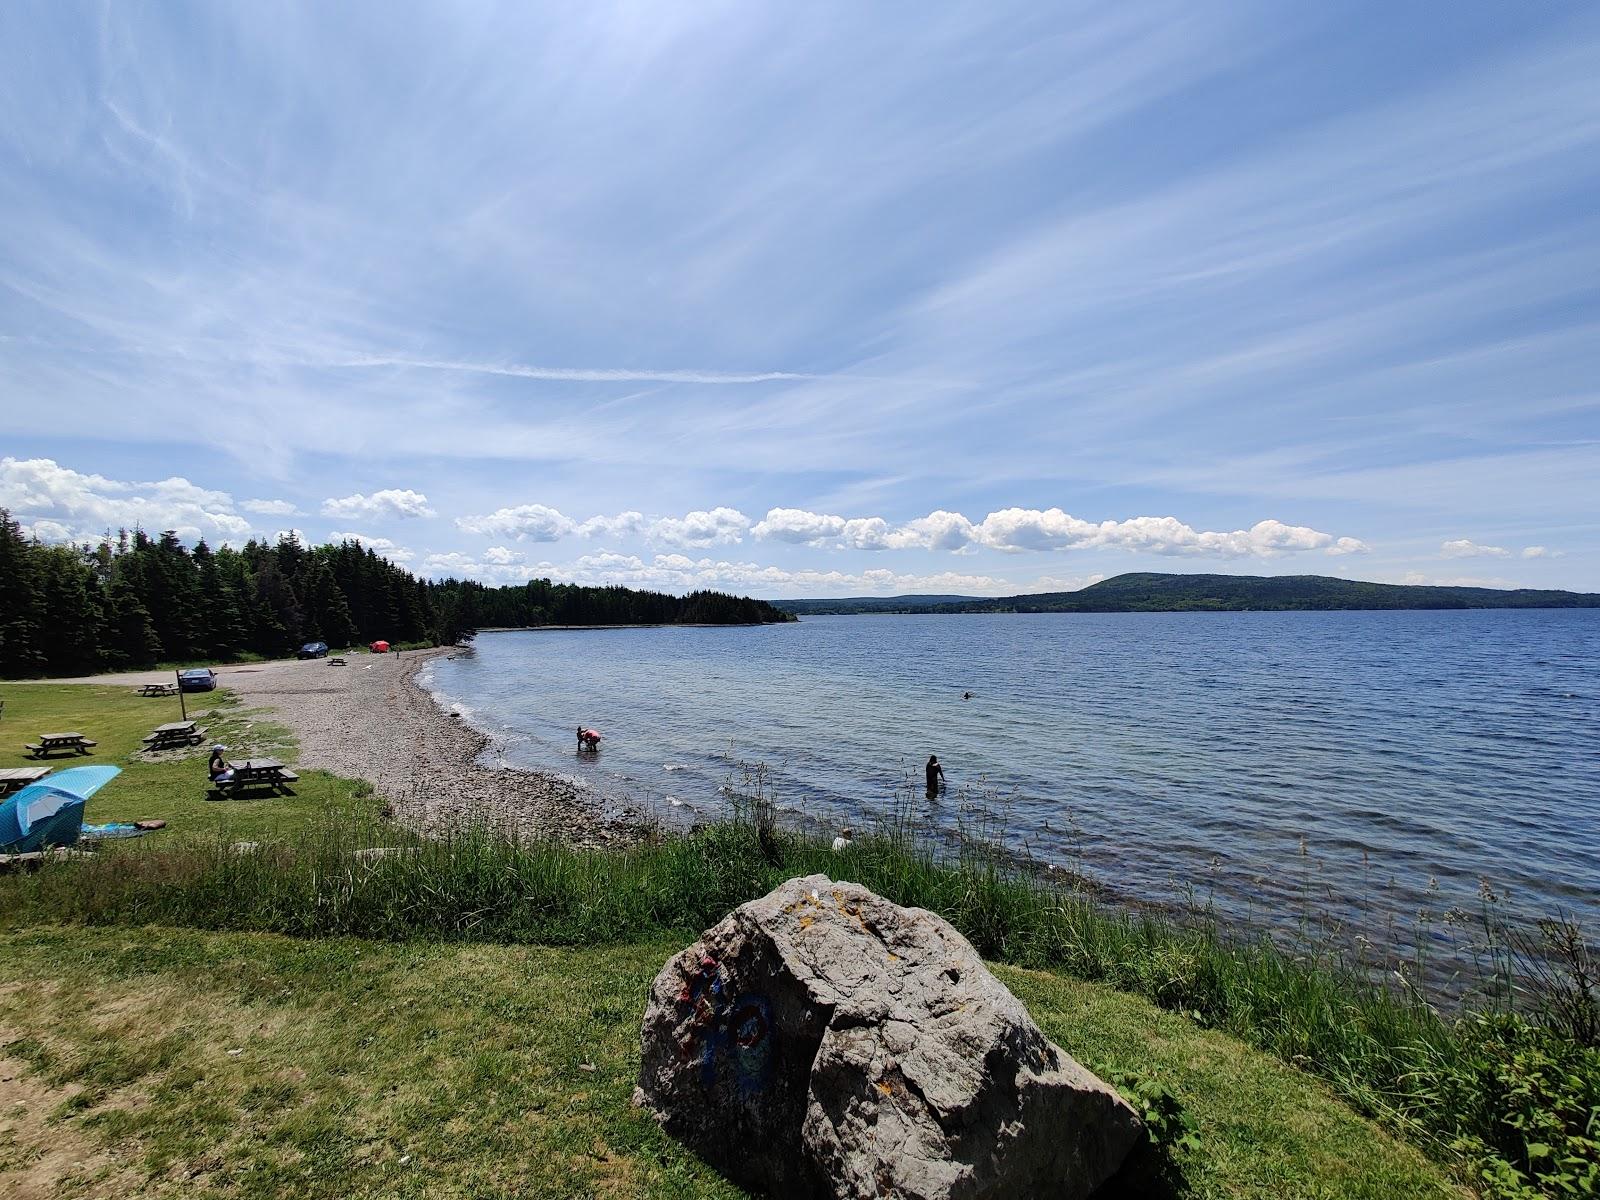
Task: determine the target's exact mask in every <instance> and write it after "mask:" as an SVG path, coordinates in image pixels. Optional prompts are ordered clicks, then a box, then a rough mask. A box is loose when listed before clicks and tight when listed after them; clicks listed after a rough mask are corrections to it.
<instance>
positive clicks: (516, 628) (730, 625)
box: [478, 621, 794, 633]
mask: <svg viewBox="0 0 1600 1200" xmlns="http://www.w3.org/2000/svg"><path fill="white" fill-rule="evenodd" d="M792 624H794V622H793V621H782V622H780V621H655V622H634V623H631V624H627V625H486V626H484V627H483V628H482V629H480V630H478V633H543V632H546V631H548V632H551V633H578V632H582V631H586V630H595V631H599V630H602V629H769V628H770V629H781V628H783V626H785V625H792Z"/></svg>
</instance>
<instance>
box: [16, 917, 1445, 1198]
mask: <svg viewBox="0 0 1600 1200" xmlns="http://www.w3.org/2000/svg"><path fill="white" fill-rule="evenodd" d="M678 947H679V943H678V942H676V941H670V940H669V941H644V942H636V943H632V944H628V945H622V946H614V947H605V948H588V949H558V948H543V947H508V946H494V945H479V946H461V945H443V944H438V943H418V942H410V943H405V944H400V945H394V944H378V943H373V942H369V941H360V940H355V939H342V938H330V939H316V940H311V939H288V938H282V937H275V936H270V935H260V934H209V933H200V932H196V931H193V930H177V929H160V928H146V929H139V930H127V929H107V930H83V929H44V930H38V929H36V930H29V931H25V932H18V933H11V934H7V935H4V936H0V1028H4V1029H5V1030H7V1032H6V1033H5V1034H4V1035H0V1062H4V1063H5V1067H6V1069H3V1070H0V1077H10V1080H11V1082H10V1083H9V1084H6V1083H0V1114H5V1115H0V1192H3V1193H5V1194H7V1195H24V1194H26V1193H25V1192H23V1191H22V1190H21V1187H22V1184H21V1182H20V1181H23V1180H25V1179H26V1178H27V1177H28V1175H29V1173H30V1172H31V1173H33V1175H34V1176H35V1177H38V1176H39V1175H40V1174H41V1172H47V1171H48V1172H53V1173H55V1175H56V1177H57V1178H58V1179H60V1180H63V1181H65V1182H63V1183H62V1186H61V1187H60V1191H59V1192H58V1193H41V1194H62V1195H73V1194H86V1195H94V1194H122V1195H138V1194H146V1193H155V1192H158V1191H162V1190H171V1189H174V1188H176V1189H178V1190H180V1191H182V1192H183V1193H184V1194H202V1195H225V1196H261V1197H276V1196H294V1197H329V1198H332V1197H347V1196H350V1197H379V1196H382V1197H388V1196H424V1195H426V1196H473V1197H513V1196H516V1197H526V1196H590V1195H601V1196H645V1197H662V1198H667V1197H732V1196H738V1195H742V1194H743V1193H741V1192H740V1191H739V1190H738V1189H736V1188H734V1187H733V1186H732V1185H730V1184H728V1183H727V1182H726V1181H724V1180H722V1179H721V1178H720V1177H718V1176H717V1175H716V1174H715V1173H714V1172H712V1171H711V1170H710V1169H709V1168H707V1167H705V1166H704V1165H703V1164H701V1163H700V1162H699V1161H698V1160H696V1159H695V1158H694V1157H693V1156H692V1155H690V1154H688V1153H687V1152H686V1151H685V1150H684V1149H683V1148H682V1147H680V1146H679V1145H677V1144H676V1143H674V1142H672V1141H671V1140H670V1139H667V1138H666V1137H664V1136H662V1135H661V1134H660V1133H659V1132H658V1130H657V1129H656V1127H655V1125H654V1123H653V1122H652V1121H650V1120H649V1119H648V1118H645V1117H643V1116H641V1115H640V1114H638V1113H637V1112H635V1111H634V1110H633V1109H632V1108H631V1106H630V1105H629V1096H630V1093H631V1090H632V1087H633V1083H634V1079H635V1076H636V1074H637V1071H638V1052H639V1047H638V1029H639V1026H638V1022H639V1014H640V1012H641V1011H642V1010H643V1006H644V1001H645V994H646V989H647V988H648V986H649V981H650V979H651V978H652V977H653V976H654V974H655V972H656V971H657V970H658V969H659V968H660V965H661V963H662V962H663V961H664V960H665V959H666V958H667V957H668V955H670V954H671V953H673V952H674V951H675V950H676V949H678ZM999 973H1000V976H1001V978H1002V979H1003V980H1004V981H1005V982H1006V983H1007V984H1008V985H1009V986H1010V987H1012V988H1013V990H1015V991H1016V992H1017V994H1018V995H1019V996H1021V997H1022V998H1023V1000H1024V1001H1026V1003H1027V1004H1028V1007H1029V1009H1030V1011H1031V1012H1032V1013H1033V1014H1034V1016H1035V1017H1036V1018H1037V1019H1038V1020H1039V1022H1040V1024H1041V1025H1042V1026H1043V1027H1044V1029H1045V1031H1046V1032H1047V1033H1048V1034H1049V1035H1050V1036H1051V1037H1052V1038H1054V1039H1056V1040H1057V1041H1058V1042H1060V1043H1061V1044H1062V1045H1064V1046H1065V1047H1066V1048H1067V1049H1068V1050H1069V1051H1070V1052H1071V1053H1072V1054H1073V1055H1075V1056H1076V1057H1078V1058H1079V1059H1080V1060H1081V1061H1083V1062H1085V1063H1086V1064H1088V1065H1089V1066H1090V1067H1091V1068H1094V1069H1096V1070H1099V1071H1102V1072H1105V1073H1107V1074H1117V1073H1122V1072H1126V1071H1134V1072H1137V1073H1138V1074H1140V1075H1142V1076H1144V1077H1146V1078H1155V1079H1159V1080H1162V1081H1163V1082H1165V1083H1166V1084H1167V1086H1169V1087H1170V1088H1172V1089H1173V1090H1174V1091H1175V1092H1177V1093H1179V1094H1180V1095H1182V1096H1183V1097H1184V1098H1185V1103H1186V1108H1187V1112H1188V1115H1189V1118H1190V1120H1191V1122H1192V1123H1193V1127H1194V1131H1195V1134H1196V1136H1197V1138H1198V1149H1197V1150H1195V1151H1194V1152H1192V1153H1187V1154H1184V1155H1181V1156H1180V1159H1179V1164H1178V1165H1179V1170H1180V1173H1181V1180H1182V1183H1181V1188H1182V1190H1183V1192H1184V1193H1185V1194H1188V1195H1192V1196H1196V1197H1213V1196H1215V1197H1223V1196H1230V1197H1263V1198H1276V1197H1282V1196H1286V1195H1288V1196H1295V1197H1312V1196H1316V1197H1350V1198H1355V1197H1363V1198H1371V1200H1379V1198H1387V1197H1393V1196H1406V1197H1439V1198H1443V1197H1448V1196H1453V1195H1457V1194H1459V1193H1457V1192H1456V1191H1455V1189H1454V1188H1452V1186H1451V1185H1450V1184H1449V1183H1448V1182H1447V1181H1446V1180H1445V1179H1444V1177H1443V1176H1442V1175H1441V1173H1440V1172H1439V1170H1438V1169H1437V1168H1436V1167H1434V1166H1433V1165H1432V1164H1430V1163H1428V1162H1427V1161H1426V1159H1425V1158H1424V1157H1423V1156H1422V1155H1421V1154H1419V1153H1418V1152H1417V1151H1415V1150H1414V1149H1411V1148H1409V1147H1407V1146H1405V1145H1403V1144H1401V1143H1399V1142H1397V1141H1395V1140H1393V1139H1391V1138H1388V1137H1385V1136H1384V1135H1383V1134H1381V1133H1378V1132H1377V1131H1375V1130H1374V1129H1373V1128H1372V1127H1371V1126H1370V1125H1368V1124H1367V1123H1366V1122H1364V1121H1362V1120H1360V1119H1359V1118H1357V1117H1356V1116H1354V1115H1353V1114H1352V1113H1350V1112H1349V1110H1348V1109H1346V1108H1344V1107H1343V1106H1342V1105H1340V1104H1339V1103H1337V1102H1336V1101H1335V1100H1334V1099H1333V1098H1332V1097H1331V1096H1329V1095H1328V1094H1326V1092H1324V1091H1323V1090H1322V1089H1320V1088H1318V1087H1316V1086H1314V1085H1311V1084H1309V1082H1308V1081H1307V1080H1306V1079H1305V1077H1304V1076H1303V1075H1301V1074H1300V1073H1299V1072H1296V1071H1293V1070H1291V1069H1289V1068H1288V1067H1285V1066H1283V1065H1282V1064H1280V1063H1277V1062H1276V1061H1274V1060H1273V1059H1271V1058H1268V1057H1266V1056H1264V1055H1260V1054H1257V1053H1254V1052H1252V1051H1250V1050H1248V1049H1246V1048H1245V1047H1244V1046H1242V1045H1241V1044H1240V1043H1239V1042H1237V1041H1236V1040H1234V1039H1232V1038H1228V1037H1226V1036H1223V1035H1221V1034H1218V1033H1216V1032H1214V1031H1207V1030H1204V1029H1201V1028H1199V1027H1197V1026H1196V1025H1194V1023H1193V1022H1190V1021H1187V1020H1184V1019H1182V1018H1180V1017H1177V1016H1174V1015H1172V1014H1169V1013H1164V1012H1162V1011H1160V1010H1159V1009H1157V1008H1156V1007H1155V1006H1153V1005H1151V1004H1149V1003H1147V1002H1145V1001H1142V1000H1139V999H1136V998H1134V997H1131V996H1127V995H1124V994H1120V993H1117V992H1115V991H1112V990H1111V989H1109V988H1105V987H1099V986H1095V985H1091V984H1084V983H1079V982H1075V981H1071V980H1067V979H1063V978H1060V977H1058V976H1054V975H1047V974H1042V973H1035V972H1026V971H1021V970H1016V969H1012V968H1005V967H1001V968H999ZM7 1060H8V1061H7ZM7 1088H10V1090H9V1091H8V1090H6V1089H7ZM13 1095H15V1097H16V1099H21V1100H23V1101H24V1108H23V1109H22V1110H20V1112H19V1111H18V1110H16V1109H15V1107H14V1106H15V1100H13V1099H12V1098H11V1097H12V1096H13ZM13 1114H14V1115H13ZM8 1121H9V1124H10V1129H9V1130H6V1128H5V1125H6V1123H7V1122H8ZM1124 1194H1127V1193H1124ZM1136 1194H1146V1193H1142V1192H1141V1193H1136Z"/></svg>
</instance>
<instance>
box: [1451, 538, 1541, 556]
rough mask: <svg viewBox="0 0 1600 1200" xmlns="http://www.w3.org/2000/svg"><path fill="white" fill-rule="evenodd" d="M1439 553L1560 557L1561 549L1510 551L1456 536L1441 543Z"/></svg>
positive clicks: (1537, 547)
mask: <svg viewBox="0 0 1600 1200" xmlns="http://www.w3.org/2000/svg"><path fill="white" fill-rule="evenodd" d="M1439 555H1440V557H1441V558H1512V557H1514V556H1518V557H1522V558H1561V557H1562V551H1560V550H1552V549H1550V548H1549V547H1548V546H1524V547H1523V548H1522V549H1521V551H1512V550H1508V549H1507V548H1506V547H1504V546H1486V545H1483V544H1481V543H1479V542H1474V541H1473V540H1471V539H1470V538H1456V539H1454V540H1452V541H1448V542H1444V543H1442V544H1441V545H1440V547H1439Z"/></svg>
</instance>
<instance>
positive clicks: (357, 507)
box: [322, 488, 434, 521]
mask: <svg viewBox="0 0 1600 1200" xmlns="http://www.w3.org/2000/svg"><path fill="white" fill-rule="evenodd" d="M322 515H323V516H325V517H345V518H365V519H367V520H369V521H370V520H378V519H381V518H384V517H390V518H399V519H405V518H409V517H431V516H433V515H434V513H433V509H431V508H429V507H428V498H427V497H426V496H424V495H423V494H422V493H421V492H414V491H412V490H411V489H410V488H384V489H383V490H382V491H378V492H373V493H372V494H371V495H370V496H363V495H362V494H361V493H360V492H357V493H356V494H355V495H353V496H343V497H340V498H337V499H335V498H332V497H330V498H329V499H327V500H324V501H323V502H322Z"/></svg>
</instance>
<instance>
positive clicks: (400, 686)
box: [218, 647, 645, 846]
mask: <svg viewBox="0 0 1600 1200" xmlns="http://www.w3.org/2000/svg"><path fill="white" fill-rule="evenodd" d="M459 653H463V651H461V650H460V649H459V648H452V647H444V648H440V649H436V650H418V651H407V652H405V653H403V654H399V655H394V654H385V655H366V654H361V655H351V656H350V658H349V665H347V666H335V665H333V664H331V663H330V662H329V661H328V660H326V659H310V660H307V661H304V662H275V663H253V664H248V665H241V666H231V667H223V668H221V669H220V670H219V671H218V675H219V679H218V682H219V683H220V684H222V686H224V687H228V688H231V689H233V690H234V691H236V692H237V693H238V694H239V695H240V697H241V698H242V699H243V701H244V702H245V704H247V705H248V706H250V707H251V708H256V709H261V710H264V711H265V712H266V713H267V714H270V718H271V719H272V720H275V721H277V722H279V723H281V724H283V725H285V726H287V727H288V728H289V729H290V730H292V731H293V732H294V734H295V736H296V737H297V738H298V739H299V742H300V753H299V758H298V760H297V762H296V765H297V766H300V767H320V768H322V769H324V770H327V771H332V772H334V773H335V774H338V775H343V776H346V777H347V778H353V779H364V780H366V781H368V782H369V783H371V784H372V785H373V787H374V788H375V789H376V790H377V792H378V794H379V795H380V796H381V797H382V798H383V799H384V800H385V801H386V802H387V803H388V805H389V807H390V808H391V810H392V812H393V815H394V818H395V819H396V820H398V821H400V822H401V823H403V824H405V825H406V826H408V827H410V828H412V829H415V830H418V831H419V832H424V833H438V832H441V831H445V830H448V829H452V828H457V827H459V826H461V825H462V824H464V823H467V822H472V821H479V822H485V823H488V824H490V825H492V826H494V827H495V828H497V829H501V830H504V831H506V832H508V833H514V834H516V835H517V836H519V837H528V838H532V837H555V838H559V839H561V840H562V841H565V842H568V843H571V844H576V845H580V846H615V845H626V844H629V843H632V842H637V841H638V840H640V838H641V837H642V836H643V835H644V833H645V826H644V824H643V823H642V822H640V821H639V820H637V819H634V818H631V817H629V816H627V815H626V814H625V813H620V812H618V811H615V808H616V806H615V805H611V804H604V805H602V803H600V802H597V801H596V800H595V799H593V798H591V797H589V796H587V795H586V794H585V793H584V792H583V791H581V790H580V789H578V788H577V787H574V786H573V785H572V784H571V783H569V782H567V781H566V780H564V779H560V778H557V777H555V776H551V775H546V774H542V773H540V772H536V771H525V770H518V769H515V768H510V767H499V766H492V765H486V764H485V763H483V762H482V761H480V760H481V756H482V754H483V751H484V749H485V748H486V747H487V746H488V745H489V739H488V738H487V737H486V736H485V735H483V734H482V733H480V732H478V731H477V730H475V729H473V728H472V727H470V726H469V725H467V724H465V723H464V722H463V721H461V720H460V719H459V718H457V717H454V716H452V715H451V714H450V713H448V712H445V711H444V710H442V709H441V708H440V707H439V705H438V704H437V703H436V702H435V701H434V698H433V696H432V694H431V693H429V692H428V691H426V690H425V689H424V688H423V687H422V686H421V685H420V684H418V683H417V681H416V678H415V676H416V673H417V672H418V671H419V670H420V669H421V668H422V667H423V665H424V664H426V663H427V662H428V661H429V660H430V659H432V658H435V657H437V656H440V655H448V654H459Z"/></svg>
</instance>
